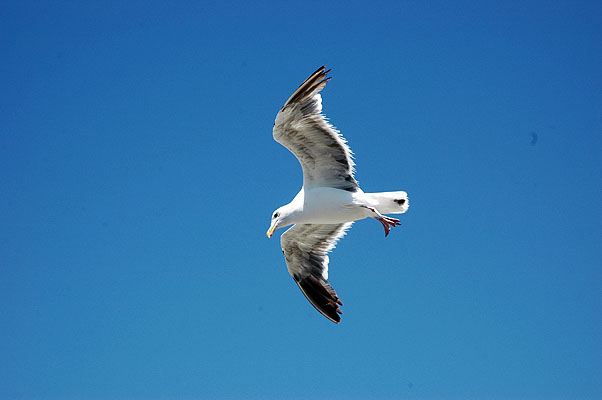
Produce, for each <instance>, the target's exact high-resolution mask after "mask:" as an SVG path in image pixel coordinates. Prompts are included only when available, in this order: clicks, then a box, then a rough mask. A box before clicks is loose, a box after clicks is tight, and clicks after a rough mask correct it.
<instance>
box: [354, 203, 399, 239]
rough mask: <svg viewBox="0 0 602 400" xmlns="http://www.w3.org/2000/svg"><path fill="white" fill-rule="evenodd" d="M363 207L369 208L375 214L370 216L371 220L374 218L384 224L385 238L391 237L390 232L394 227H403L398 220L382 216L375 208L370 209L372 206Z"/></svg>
mask: <svg viewBox="0 0 602 400" xmlns="http://www.w3.org/2000/svg"><path fill="white" fill-rule="evenodd" d="M362 207H364V208H367V209H368V210H369V211H370V212H371V213H372V214H373V215H371V216H370V218H374V219H375V220H377V221H378V222H380V223H381V224H383V228H385V237H387V236H388V235H389V232H390V231H391V228H392V227H394V226H398V225H401V224H400V223H399V220H398V219H397V218H391V217H387V216H386V215H382V214H381V213H379V212H378V210H377V209H376V208H374V207H370V206H362Z"/></svg>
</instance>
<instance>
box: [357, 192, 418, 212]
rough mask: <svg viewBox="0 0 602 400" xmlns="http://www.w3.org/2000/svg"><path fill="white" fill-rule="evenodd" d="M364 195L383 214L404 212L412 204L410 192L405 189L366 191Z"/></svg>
mask: <svg viewBox="0 0 602 400" xmlns="http://www.w3.org/2000/svg"><path fill="white" fill-rule="evenodd" d="M364 196H365V198H366V200H367V201H368V203H370V206H371V207H374V208H376V209H377V210H378V211H379V212H380V213H381V214H403V213H404V212H406V211H408V207H409V206H410V202H409V200H408V194H407V193H406V192H404V191H399V192H381V193H364Z"/></svg>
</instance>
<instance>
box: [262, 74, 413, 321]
mask: <svg viewBox="0 0 602 400" xmlns="http://www.w3.org/2000/svg"><path fill="white" fill-rule="evenodd" d="M329 71H330V70H328V71H326V67H324V66H322V67H320V68H318V70H317V71H316V72H314V73H313V74H311V75H310V77H309V78H307V79H306V80H305V82H303V83H302V84H301V85H300V86H299V88H297V90H295V92H294V93H293V94H292V96H291V97H290V98H289V99H288V100H287V101H286V103H284V106H283V107H282V109H281V110H280V112H278V114H277V115H276V121H275V123H274V130H273V131H274V139H275V140H276V141H277V142H278V143H280V144H282V145H283V146H284V147H286V148H287V149H289V150H290V151H291V152H292V153H293V154H294V155H295V157H297V159H298V160H299V162H300V163H301V167H302V168H303V187H302V188H301V190H300V191H299V193H297V195H296V196H295V198H294V199H293V200H292V201H291V202H290V203H288V204H286V205H284V206H282V207H280V208H278V209H277V210H276V211H275V212H274V213H273V214H272V221H271V225H270V228H269V229H268V231H267V236H268V237H272V234H273V233H274V231H275V230H276V229H279V228H283V227H286V226H289V225H293V227H291V228H290V229H288V230H287V231H286V232H284V234H282V236H281V238H280V243H281V245H282V251H283V253H284V259H285V260H286V266H287V268H288V272H289V273H290V274H291V276H292V277H293V278H294V280H295V282H296V283H297V285H298V286H299V288H300V289H301V291H302V292H303V294H304V295H305V297H306V298H307V299H308V300H309V302H310V303H311V304H312V305H313V306H314V307H315V308H316V309H317V310H318V311H319V312H320V313H322V314H323V315H324V316H325V317H326V318H328V319H330V320H331V321H333V322H335V323H339V322H340V321H341V317H340V315H339V314H342V311H341V309H340V307H339V306H342V305H343V303H342V302H341V299H339V296H338V295H337V294H336V292H335V291H334V289H333V288H332V286H331V285H330V283H328V261H329V259H328V253H329V252H330V251H331V250H332V249H333V248H334V247H335V246H336V243H337V242H338V241H339V239H341V238H342V237H343V236H344V235H345V232H346V231H347V229H349V228H350V227H351V225H352V224H353V222H354V221H357V220H360V219H364V218H368V217H369V218H373V219H375V220H377V221H379V222H380V223H381V224H382V225H383V227H384V229H385V236H387V235H388V234H389V231H390V230H391V227H393V226H397V225H399V220H398V219H396V218H391V217H387V216H385V215H383V214H402V213H405V212H406V211H407V209H408V206H409V203H408V196H407V194H406V192H404V191H396V192H381V193H364V192H363V191H362V190H361V189H360V186H359V183H358V182H357V180H355V177H354V172H355V168H354V166H355V163H354V162H353V158H352V152H351V150H350V149H349V146H348V145H347V141H346V140H345V138H344V137H343V136H342V135H341V134H340V133H339V131H337V130H336V129H335V128H334V127H333V126H332V125H331V124H330V123H329V122H328V121H327V120H326V117H325V116H324V114H322V97H321V96H320V91H321V90H322V89H324V87H325V86H326V83H327V82H328V80H329V79H330V77H327V76H326V75H327V74H328V72H329Z"/></svg>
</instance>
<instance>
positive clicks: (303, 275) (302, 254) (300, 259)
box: [280, 222, 353, 324]
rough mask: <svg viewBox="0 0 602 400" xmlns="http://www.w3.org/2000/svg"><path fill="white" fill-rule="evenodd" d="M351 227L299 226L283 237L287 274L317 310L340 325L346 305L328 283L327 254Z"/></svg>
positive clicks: (351, 223) (329, 225)
mask: <svg viewBox="0 0 602 400" xmlns="http://www.w3.org/2000/svg"><path fill="white" fill-rule="evenodd" d="M351 225H353V222H346V223H344V224H297V225H293V227H292V228H290V229H288V230H287V231H286V232H284V234H283V235H282V236H281V237H280V243H281V245H282V251H283V252H284V258H285V260H286V267H287V268H288V272H289V273H290V274H291V275H292V277H293V278H294V279H295V282H296V283H297V285H298V286H299V288H300V289H301V291H302V292H303V294H304V295H305V297H306V298H307V300H309V302H310V303H311V304H312V305H313V306H314V307H315V308H316V310H318V311H320V312H321V313H322V314H323V315H324V316H325V317H326V318H328V319H330V320H331V321H332V322H335V323H337V324H338V323H339V322H340V321H341V317H340V316H339V314H342V313H343V312H342V311H341V309H340V308H339V306H342V305H343V303H342V302H341V299H339V296H337V294H336V292H335V291H334V289H333V288H332V286H330V284H329V283H328V255H327V254H328V252H330V251H331V250H332V249H334V247H335V246H336V244H337V242H338V241H339V239H340V238H342V237H343V236H345V233H346V231H347V229H349V228H350V227H351Z"/></svg>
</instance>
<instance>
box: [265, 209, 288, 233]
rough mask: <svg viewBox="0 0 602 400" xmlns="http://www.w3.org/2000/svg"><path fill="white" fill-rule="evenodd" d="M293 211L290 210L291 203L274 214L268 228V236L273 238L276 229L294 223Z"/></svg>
mask: <svg viewBox="0 0 602 400" xmlns="http://www.w3.org/2000/svg"><path fill="white" fill-rule="evenodd" d="M292 214H293V213H292V212H291V210H290V207H289V204H287V205H285V206H282V207H280V208H279V209H277V210H276V211H274V213H273V214H272V222H271V224H270V229H268V231H267V233H266V235H267V236H268V238H271V237H272V235H273V234H274V231H275V230H276V229H279V228H282V227H285V226H288V225H290V224H292V222H291V217H292Z"/></svg>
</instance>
